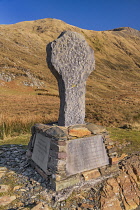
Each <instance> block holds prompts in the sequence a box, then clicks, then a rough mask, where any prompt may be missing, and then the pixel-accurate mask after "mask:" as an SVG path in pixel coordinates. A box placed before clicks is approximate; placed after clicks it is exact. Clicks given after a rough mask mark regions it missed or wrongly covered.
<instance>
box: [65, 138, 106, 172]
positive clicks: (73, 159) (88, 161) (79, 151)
mask: <svg viewBox="0 0 140 210" xmlns="http://www.w3.org/2000/svg"><path fill="white" fill-rule="evenodd" d="M108 164H109V160H108V156H107V153H106V150H105V146H104V143H103V137H102V135H96V136H91V137H86V138H81V139H74V140H72V141H70V142H68V145H67V162H66V171H67V175H73V174H76V173H80V172H83V171H88V170H91V169H94V168H98V167H101V166H104V165H108Z"/></svg>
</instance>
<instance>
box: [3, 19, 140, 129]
mask: <svg viewBox="0 0 140 210" xmlns="http://www.w3.org/2000/svg"><path fill="white" fill-rule="evenodd" d="M65 30H73V31H77V32H79V33H82V34H83V35H84V36H85V38H86V40H87V41H88V43H89V45H90V46H91V47H92V48H93V49H94V51H95V59H96V70H95V71H94V72H93V73H92V74H91V75H90V76H89V78H88V81H87V94H86V121H92V122H95V123H97V124H102V125H106V126H121V125H123V124H126V123H127V124H134V123H138V124H139V123H140V115H139V113H140V108H139V107H140V32H138V31H136V30H134V29H130V28H123V29H122V30H118V31H98V32H97V31H89V30H84V29H80V28H77V27H75V26H71V25H68V24H66V23H64V22H63V21H60V20H55V19H44V20H37V21H30V22H22V23H18V24H14V25H5V26H4V25H1V26H0V37H1V40H0V47H1V54H0V73H1V72H4V73H5V74H9V75H11V74H13V75H14V76H15V79H14V80H12V81H11V82H4V81H2V80H1V81H0V99H1V103H0V110H1V111H0V114H1V116H2V117H1V124H2V123H3V122H5V121H6V122H10V124H13V123H14V121H17V122H19V121H20V122H22V123H23V124H26V123H27V124H29V122H31V123H32V122H40V121H42V122H48V121H55V120H57V118H58V111H59V98H58V90H57V83H56V79H55V78H54V76H53V75H52V74H51V72H50V70H49V69H48V67H47V65H46V45H47V44H48V43H49V42H50V41H52V40H54V39H56V38H57V37H58V35H59V34H60V33H61V32H62V31H65ZM25 82H26V83H29V84H31V83H32V84H33V83H34V85H35V82H37V83H38V84H39V82H42V86H39V85H37V84H36V86H34V88H32V87H25V86H24V85H23V83H25ZM37 86H39V88H41V89H44V90H45V91H41V90H40V91H35V89H37ZM37 94H40V95H37ZM22 123H21V125H22ZM17 124H18V123H17ZM2 125H3V124H2Z"/></svg>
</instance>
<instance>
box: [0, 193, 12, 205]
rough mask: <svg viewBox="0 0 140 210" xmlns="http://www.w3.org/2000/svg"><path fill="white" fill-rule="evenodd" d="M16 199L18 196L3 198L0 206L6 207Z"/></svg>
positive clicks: (0, 198)
mask: <svg viewBox="0 0 140 210" xmlns="http://www.w3.org/2000/svg"><path fill="white" fill-rule="evenodd" d="M15 199H16V196H14V195H13V196H2V197H0V206H6V205H8V204H9V203H11V202H12V201H14V200H15Z"/></svg>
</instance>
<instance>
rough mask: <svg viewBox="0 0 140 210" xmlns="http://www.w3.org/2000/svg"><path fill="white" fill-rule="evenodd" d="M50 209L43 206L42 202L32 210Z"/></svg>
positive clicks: (45, 205)
mask: <svg viewBox="0 0 140 210" xmlns="http://www.w3.org/2000/svg"><path fill="white" fill-rule="evenodd" d="M51 209H52V208H51V207H49V206H48V205H47V204H43V203H42V202H41V203H39V204H37V205H36V206H35V207H33V208H32V210H51Z"/></svg>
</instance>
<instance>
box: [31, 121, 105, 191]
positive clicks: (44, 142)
mask: <svg viewBox="0 0 140 210" xmlns="http://www.w3.org/2000/svg"><path fill="white" fill-rule="evenodd" d="M88 128H89V129H88ZM97 128H98V129H97ZM94 132H96V135H95V134H94ZM79 136H80V138H79ZM104 136H105V129H104V128H103V127H102V126H97V125H94V124H92V123H90V124H82V125H76V126H69V127H63V126H57V125H52V126H51V125H44V124H36V125H35V126H33V127H32V137H31V140H30V142H29V145H28V151H27V156H28V158H29V159H30V160H31V162H32V165H34V167H35V168H36V169H37V171H38V172H39V173H40V174H41V175H42V176H43V177H44V178H46V177H47V176H49V178H50V185H51V186H52V188H53V189H54V190H56V191H58V190H61V189H64V188H67V187H70V186H73V185H75V184H77V183H79V182H81V181H83V178H84V179H85V181H87V180H88V179H92V178H94V177H99V174H100V172H99V171H98V168H100V167H102V166H106V165H108V164H109V158H108V155H107V152H106V149H105V144H104Z"/></svg>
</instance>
